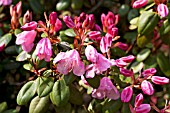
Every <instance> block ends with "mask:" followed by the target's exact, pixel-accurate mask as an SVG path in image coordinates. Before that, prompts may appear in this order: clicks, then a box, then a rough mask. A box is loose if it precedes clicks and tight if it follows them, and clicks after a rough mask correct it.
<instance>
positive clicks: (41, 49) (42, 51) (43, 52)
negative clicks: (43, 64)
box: [35, 38, 52, 62]
mask: <svg viewBox="0 0 170 113" xmlns="http://www.w3.org/2000/svg"><path fill="white" fill-rule="evenodd" d="M35 54H36V55H37V56H38V58H39V59H40V60H42V59H44V60H45V61H47V62H49V61H50V58H51V56H52V46H51V42H50V40H49V39H48V38H42V39H41V40H40V41H39V42H38V44H37V46H36V49H35Z"/></svg>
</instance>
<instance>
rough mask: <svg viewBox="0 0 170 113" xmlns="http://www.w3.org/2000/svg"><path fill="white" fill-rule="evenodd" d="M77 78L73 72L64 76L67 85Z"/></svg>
mask: <svg viewBox="0 0 170 113" xmlns="http://www.w3.org/2000/svg"><path fill="white" fill-rule="evenodd" d="M76 78H77V77H76V75H74V73H73V72H70V73H68V74H67V75H64V80H65V82H66V84H67V85H69V84H71V83H72V82H73V81H74V80H75V79H76Z"/></svg>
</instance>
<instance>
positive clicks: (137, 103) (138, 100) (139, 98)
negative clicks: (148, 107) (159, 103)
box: [135, 93, 143, 107]
mask: <svg viewBox="0 0 170 113" xmlns="http://www.w3.org/2000/svg"><path fill="white" fill-rule="evenodd" d="M142 102H143V95H142V93H140V94H138V95H137V96H136V98H135V107H138V106H140V105H141V104H142Z"/></svg>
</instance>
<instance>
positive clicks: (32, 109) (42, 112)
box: [29, 95, 50, 113]
mask: <svg viewBox="0 0 170 113" xmlns="http://www.w3.org/2000/svg"><path fill="white" fill-rule="evenodd" d="M49 106H50V99H49V95H48V96H45V97H42V98H39V96H36V97H35V98H33V99H32V101H31V103H30V106H29V113H46V111H47V110H48V108H49Z"/></svg>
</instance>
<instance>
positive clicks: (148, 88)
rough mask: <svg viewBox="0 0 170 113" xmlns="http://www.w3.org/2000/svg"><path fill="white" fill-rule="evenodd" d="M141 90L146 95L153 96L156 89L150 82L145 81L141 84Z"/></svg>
mask: <svg viewBox="0 0 170 113" xmlns="http://www.w3.org/2000/svg"><path fill="white" fill-rule="evenodd" d="M141 88H142V91H143V93H144V94H146V95H152V94H153V93H154V88H153V86H152V84H151V83H150V82H148V81H147V80H144V81H143V82H142V84H141Z"/></svg>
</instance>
